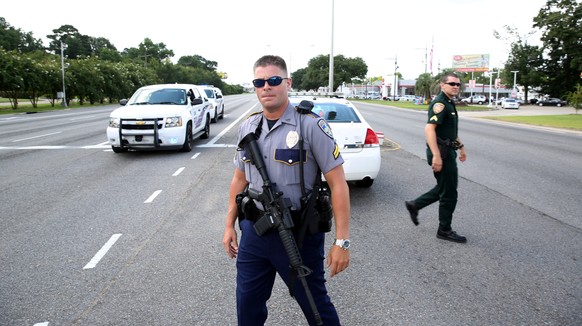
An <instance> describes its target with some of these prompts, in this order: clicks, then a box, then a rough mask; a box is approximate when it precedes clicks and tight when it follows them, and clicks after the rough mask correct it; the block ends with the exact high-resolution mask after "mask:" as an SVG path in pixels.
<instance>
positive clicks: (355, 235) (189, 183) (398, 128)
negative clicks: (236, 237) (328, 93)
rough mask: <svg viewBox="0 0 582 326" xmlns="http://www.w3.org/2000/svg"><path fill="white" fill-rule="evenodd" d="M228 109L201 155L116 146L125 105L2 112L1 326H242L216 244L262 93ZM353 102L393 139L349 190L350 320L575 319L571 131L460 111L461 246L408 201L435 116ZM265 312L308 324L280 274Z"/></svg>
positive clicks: (333, 291) (575, 173)
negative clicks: (112, 143) (239, 130)
mask: <svg viewBox="0 0 582 326" xmlns="http://www.w3.org/2000/svg"><path fill="white" fill-rule="evenodd" d="M225 103H226V112H227V113H226V117H225V119H224V120H219V122H218V123H216V124H212V125H211V137H210V139H209V140H199V141H198V142H197V144H196V145H197V146H196V147H195V148H194V150H193V151H192V152H191V153H180V152H168V153H166V152H130V153H124V154H114V153H113V152H112V151H111V150H110V148H109V146H108V145H107V144H106V138H105V127H106V124H107V117H108V113H109V112H110V111H111V110H112V109H113V108H114V107H115V106H112V107H106V108H102V109H91V110H83V109H81V110H68V111H60V112H51V113H43V114H30V115H14V116H0V180H1V181H0V185H1V186H2V187H1V189H2V190H1V191H0V266H2V268H1V269H0V325H37V324H38V325H51V326H52V325H186V324H189V325H236V316H235V298H234V291H235V274H236V270H235V266H234V261H233V260H230V259H228V258H227V256H226V254H225V253H224V249H223V248H222V245H221V240H222V232H223V227H224V215H225V212H226V205H227V197H228V185H229V182H230V179H231V177H232V171H233V166H232V162H231V161H232V157H233V154H234V147H233V145H234V144H235V143H236V126H237V125H238V121H239V120H238V119H239V117H241V116H244V115H246V112H248V110H250V109H252V108H253V107H254V105H256V100H255V98H254V96H252V95H246V96H227V97H226V102H225ZM358 106H359V107H360V109H361V111H362V112H363V113H364V115H365V116H366V118H367V119H368V120H369V121H370V122H371V124H372V126H373V127H374V128H375V129H377V130H378V131H383V132H384V133H385V135H386V138H387V141H386V142H385V145H384V146H383V150H382V170H381V173H380V175H379V176H378V178H377V180H376V182H375V183H374V185H373V186H372V187H371V188H369V189H366V188H357V187H354V186H351V187H350V191H351V205H352V222H351V238H352V241H353V249H352V251H351V252H352V254H351V255H352V256H351V257H352V261H351V265H350V268H349V269H348V271H346V272H345V273H342V274H340V275H338V276H336V277H334V278H332V279H330V280H328V288H329V291H330V295H331V297H332V300H333V301H334V303H335V305H336V307H337V309H338V311H339V314H340V318H341V319H342V323H343V324H344V325H580V324H582V316H581V314H580V311H582V273H581V271H582V264H581V260H582V254H581V253H582V250H581V249H582V232H581V228H582V221H581V217H580V214H579V213H578V208H579V202H580V200H579V198H581V196H582V187H580V184H582V172H581V169H580V161H581V160H580V158H581V157H582V155H581V154H582V153H580V151H581V150H580V148H579V143H580V140H581V138H582V136H581V135H580V134H579V133H572V132H562V131H553V130H548V129H539V128H530V127H522V126H515V125H512V124H505V123H497V122H490V121H482V120H480V119H479V118H477V117H469V116H461V118H462V120H461V131H460V132H461V137H462V139H463V142H464V143H465V144H466V146H467V152H468V155H469V158H468V161H467V162H465V163H463V164H460V180H459V181H460V184H459V193H460V198H459V204H458V206H457V212H456V214H455V219H454V221H453V223H454V227H455V228H456V229H457V230H458V231H459V232H461V233H462V234H464V235H466V236H467V237H468V239H469V242H468V243H467V244H465V245H459V244H454V243H449V242H445V241H442V240H438V239H436V237H435V233H436V227H437V219H436V214H437V207H436V206H434V207H433V206H431V207H428V208H426V209H425V210H423V211H422V212H421V215H420V222H421V224H420V225H419V226H417V227H415V226H414V225H413V224H412V223H411V222H410V220H409V218H408V216H407V213H406V211H405V209H404V204H403V202H404V200H407V199H411V198H413V197H415V196H417V195H418V194H419V193H420V192H423V191H425V190H426V189H428V188H429V187H432V186H433V184H434V178H433V177H432V174H431V172H430V169H429V167H428V165H427V164H426V160H425V159H424V139H423V135H422V128H423V126H424V122H425V121H426V116H425V114H421V113H417V112H410V111H406V110H400V109H395V108H387V107H380V106H375V105H369V104H358ZM254 108H255V109H256V107H254ZM332 239H333V233H332V234H330V236H329V237H328V239H327V241H328V242H329V244H330V245H331V240H332ZM269 313H270V314H269V319H268V321H267V324H268V325H303V324H304V321H303V317H302V315H301V312H300V310H299V308H298V307H297V305H296V304H295V303H294V302H293V300H292V299H291V298H289V295H288V292H287V290H286V288H285V287H284V285H283V283H282V282H281V281H279V280H278V281H277V283H276V286H275V289H274V291H273V296H272V300H271V301H270V302H269Z"/></svg>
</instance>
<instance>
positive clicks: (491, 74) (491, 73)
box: [488, 71, 495, 107]
mask: <svg viewBox="0 0 582 326" xmlns="http://www.w3.org/2000/svg"><path fill="white" fill-rule="evenodd" d="M488 73H489V105H488V107H491V87H493V74H494V73H495V72H494V71H489V72H488Z"/></svg>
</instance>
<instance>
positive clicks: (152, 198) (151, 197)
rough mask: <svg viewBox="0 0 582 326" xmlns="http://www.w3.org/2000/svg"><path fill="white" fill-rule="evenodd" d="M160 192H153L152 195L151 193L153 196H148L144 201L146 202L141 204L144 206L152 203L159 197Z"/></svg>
mask: <svg viewBox="0 0 582 326" xmlns="http://www.w3.org/2000/svg"><path fill="white" fill-rule="evenodd" d="M161 192H162V191H161V190H156V191H154V193H153V194H152V195H151V196H150V197H149V198H148V199H146V201H144V202H143V203H144V204H149V203H151V202H153V201H154V199H156V197H158V195H159V194H160V193H161Z"/></svg>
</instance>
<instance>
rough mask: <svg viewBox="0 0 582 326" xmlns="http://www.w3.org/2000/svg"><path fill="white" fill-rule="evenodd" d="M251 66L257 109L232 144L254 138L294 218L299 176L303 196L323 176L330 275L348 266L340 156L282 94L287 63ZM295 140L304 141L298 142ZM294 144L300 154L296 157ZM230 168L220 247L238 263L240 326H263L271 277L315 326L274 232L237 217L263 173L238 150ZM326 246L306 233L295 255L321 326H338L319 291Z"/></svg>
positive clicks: (268, 60)
mask: <svg viewBox="0 0 582 326" xmlns="http://www.w3.org/2000/svg"><path fill="white" fill-rule="evenodd" d="M253 68H254V70H253V72H254V75H255V79H254V80H253V85H254V86H255V92H256V94H257V98H258V100H259V102H260V103H261V105H262V110H261V112H259V113H256V114H253V115H251V116H250V117H248V118H247V119H246V120H244V121H243V122H242V123H241V126H240V127H239V133H238V139H239V141H240V139H241V138H243V137H245V136H246V135H248V134H249V133H255V135H257V134H258V135H259V136H258V139H257V146H258V147H259V149H260V152H261V153H262V156H263V159H264V165H265V169H266V171H267V174H268V177H269V179H270V181H272V182H273V184H275V185H276V187H277V191H280V192H282V193H283V197H285V198H288V199H289V200H290V202H291V206H292V207H291V211H292V212H297V211H298V210H302V207H301V206H302V203H301V199H300V198H301V196H302V189H301V188H302V187H301V183H302V182H301V172H303V177H304V186H305V188H307V189H305V190H306V191H309V190H311V188H312V187H313V185H314V183H315V182H316V178H321V173H323V175H324V176H325V180H326V182H327V184H328V186H329V189H330V190H331V203H332V208H333V218H334V225H335V237H336V240H335V241H334V244H333V245H332V246H331V248H329V251H328V256H327V264H326V265H327V267H328V268H329V273H330V274H329V275H330V276H331V277H333V276H334V275H337V274H339V273H341V272H343V271H344V270H345V269H346V268H348V265H349V262H350V251H349V248H350V241H349V221H350V197H349V187H348V185H347V182H346V180H345V174H344V170H343V163H344V161H343V158H342V157H341V154H340V152H339V148H338V146H337V144H336V143H335V140H334V138H333V134H332V131H331V128H330V127H329V125H328V124H327V122H326V121H325V120H324V119H322V118H321V117H319V116H318V115H316V114H313V113H311V112H300V111H299V110H298V109H297V108H295V107H293V105H291V104H290V102H289V97H288V90H289V89H290V88H291V78H289V77H288V73H287V65H286V63H285V61H284V60H283V59H282V58H281V57H278V56H271V55H267V56H263V57H261V58H259V59H258V60H257V62H255V65H254V67H253ZM300 140H303V141H302V142H301V143H300ZM300 146H302V147H303V153H304V155H300V153H301V150H300ZM302 160H303V162H302ZM234 165H235V169H234V170H235V172H234V176H233V179H232V181H231V184H230V194H229V207H228V212H227V216H226V226H225V231H224V237H223V241H222V243H223V245H224V248H225V251H226V253H227V255H228V256H229V257H231V258H236V266H237V277H236V284H237V285H236V301H237V317H238V325H240V326H244V325H253V326H255V325H264V323H265V321H266V319H267V315H268V311H267V301H268V300H269V298H270V296H271V291H272V288H273V284H274V281H275V277H276V275H277V274H279V275H280V276H281V278H282V279H283V280H284V281H285V283H286V284H287V286H288V287H289V288H290V290H292V291H293V293H294V294H293V295H294V298H295V299H296V301H297V302H298V303H299V306H300V307H301V309H302V310H303V313H304V315H305V317H306V319H307V321H308V323H309V324H310V325H315V324H316V320H315V319H314V313H313V311H312V310H313V309H311V306H310V303H309V300H308V296H307V295H306V292H307V291H305V290H304V289H303V288H302V287H301V286H300V285H299V282H294V281H292V279H293V277H292V276H291V271H290V267H289V266H290V261H289V258H288V256H287V254H286V252H285V250H284V246H283V245H282V241H281V239H280V236H279V234H278V232H277V230H271V231H267V232H265V233H263V234H257V232H255V231H256V230H255V229H254V226H255V224H256V223H257V224H260V223H259V221H260V219H261V218H265V215H264V214H263V213H259V212H255V213H254V214H249V215H251V216H247V214H245V216H244V218H242V220H241V218H240V217H238V215H237V210H238V208H237V204H236V197H237V194H239V193H241V192H243V191H244V190H245V189H246V188H248V189H249V192H250V191H251V190H252V191H254V192H262V186H263V185H264V180H262V176H261V174H260V173H259V171H258V169H257V167H256V166H255V165H254V164H252V162H251V161H250V160H249V158H248V157H247V154H246V153H245V151H243V150H238V151H237V153H236V155H235V158H234ZM301 166H303V171H301V169H300V167H301ZM320 171H321V172H320ZM253 200H254V199H253ZM255 201H256V200H255ZM255 204H256V206H257V207H256V210H258V211H261V207H262V204H261V202H260V201H259V202H256V203H255ZM262 208H264V206H263V207H262ZM237 217H238V218H239V227H240V230H241V239H240V243H239V242H238V238H237V232H236V230H235V221H236V220H237ZM296 227H300V226H298V225H296ZM324 244H325V233H324V232H321V231H315V232H313V233H309V234H306V235H305V236H304V238H303V239H302V241H301V248H300V254H301V257H302V260H303V263H304V264H305V266H306V267H307V268H309V270H310V271H311V273H310V274H309V275H308V276H307V277H306V280H307V283H308V288H309V290H310V292H311V294H312V296H313V301H314V304H315V306H316V308H317V311H318V313H319V314H320V315H321V320H322V322H323V324H324V325H339V324H340V321H339V317H338V314H337V311H336V309H335V307H334V305H333V303H332V301H331V299H330V297H329V295H328V292H327V289H326V285H325V284H326V280H325V271H324V260H325V257H324V253H325V252H324Z"/></svg>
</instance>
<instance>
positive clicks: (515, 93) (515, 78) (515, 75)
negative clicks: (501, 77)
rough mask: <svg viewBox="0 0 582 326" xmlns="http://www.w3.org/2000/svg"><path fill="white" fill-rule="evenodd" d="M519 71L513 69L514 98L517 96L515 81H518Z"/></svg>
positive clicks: (512, 95)
mask: <svg viewBox="0 0 582 326" xmlns="http://www.w3.org/2000/svg"><path fill="white" fill-rule="evenodd" d="M518 72H519V71H516V70H514V71H512V73H513V91H512V92H511V97H513V98H517V90H516V89H515V83H516V81H517V73H518Z"/></svg>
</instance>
